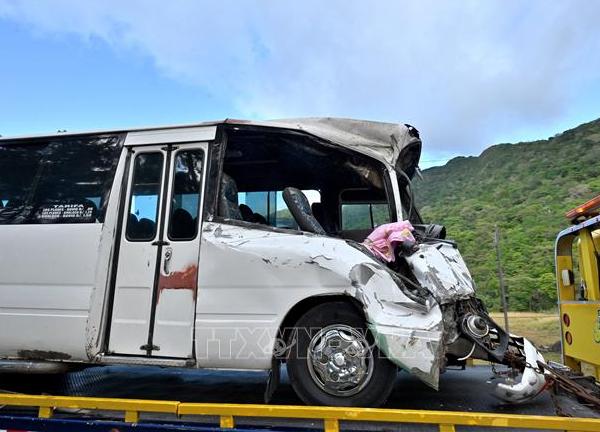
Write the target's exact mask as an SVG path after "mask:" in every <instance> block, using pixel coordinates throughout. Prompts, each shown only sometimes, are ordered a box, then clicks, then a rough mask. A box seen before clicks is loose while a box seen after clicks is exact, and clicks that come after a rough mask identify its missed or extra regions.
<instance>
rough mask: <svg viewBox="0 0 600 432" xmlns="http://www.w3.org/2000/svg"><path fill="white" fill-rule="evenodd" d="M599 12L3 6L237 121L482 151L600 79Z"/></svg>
mask: <svg viewBox="0 0 600 432" xmlns="http://www.w3.org/2000/svg"><path fill="white" fill-rule="evenodd" d="M598 16H600V2H588V1H580V2H578V1H569V2H566V1H565V2H562V1H561V2H558V1H557V2H546V1H536V2H533V1H522V2H521V1H515V0H509V1H497V2H489V1H486V2H484V1H463V2H455V1H446V2H440V1H419V2H400V1H389V2H384V1H377V2H365V1H349V0H346V1H335V2H332V1H329V2H322V1H303V2H294V1H262V2H259V1H221V2H218V3H213V2H198V1H191V0H190V1H173V0H172V1H169V2H163V1H131V0H130V1H122V0H121V1H115V0H104V1H98V2H90V1H85V2H82V1H76V0H57V1H52V2H33V1H11V0H0V17H4V18H5V19H11V20H14V21H17V22H22V23H25V24H27V25H29V26H31V28H32V29H33V31H35V32H40V33H42V34H43V35H44V36H48V35H61V34H72V35H76V36H78V37H81V38H84V39H88V38H100V39H102V40H104V41H106V42H107V43H109V44H110V45H111V46H112V47H113V48H114V49H115V50H117V51H119V52H122V53H125V55H127V53H128V52H131V51H130V50H133V51H135V52H141V53H143V54H144V55H147V56H149V57H151V58H152V59H153V61H154V63H155V64H156V67H157V68H158V69H159V70H160V71H161V72H162V73H164V74H165V75H166V76H168V77H170V78H172V79H175V80H179V81H182V82H185V83H188V84H192V85H196V86H200V87H202V88H203V89H204V90H205V91H208V92H210V93H211V94H213V95H214V97H216V98H227V99H229V100H231V101H232V103H233V104H234V106H235V107H236V109H237V113H232V116H235V115H239V116H246V117H257V118H272V117H290V116H293V117H296V116H305V115H333V116H351V117H358V118H370V119H378V120H386V121H402V122H410V123H412V124H414V125H415V126H417V128H419V129H420V130H421V131H422V132H423V135H424V137H425V139H426V140H427V143H428V147H429V149H430V150H432V149H434V150H439V151H445V152H447V151H451V152H475V151H477V150H479V149H481V148H482V147H484V146H486V145H488V144H490V140H491V139H493V138H494V137H495V136H497V134H498V133H499V131H501V130H502V129H503V128H519V127H522V125H524V124H540V125H544V124H548V123H549V122H552V121H553V120H554V119H558V118H560V117H561V116H562V115H563V114H564V113H565V111H566V110H567V109H568V108H569V106H571V105H572V104H576V103H577V100H578V98H579V97H581V95H582V94H584V93H585V91H586V89H587V87H588V86H591V85H593V84H594V83H597V82H598V80H599V78H600V55H599V54H598V53H599V52H600V27H599V26H598V25H597V18H598Z"/></svg>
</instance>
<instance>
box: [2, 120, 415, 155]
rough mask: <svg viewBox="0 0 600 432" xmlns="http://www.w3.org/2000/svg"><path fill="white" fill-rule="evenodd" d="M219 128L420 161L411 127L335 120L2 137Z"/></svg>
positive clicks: (212, 123) (227, 122)
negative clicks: (250, 129)
mask: <svg viewBox="0 0 600 432" xmlns="http://www.w3.org/2000/svg"><path fill="white" fill-rule="evenodd" d="M218 125H231V126H235V125H239V126H242V125H243V126H259V127H268V128H279V129H286V130H295V131H302V132H305V133H308V134H311V135H314V136H317V137H319V138H321V139H324V140H327V141H330V142H332V143H334V144H338V145H340V146H343V147H348V148H352V149H354V150H357V151H360V152H362V153H366V154H369V155H371V156H373V157H376V158H377V159H381V160H384V161H386V162H388V163H389V164H391V165H395V163H396V161H397V159H398V156H399V155H400V153H401V152H402V151H403V150H404V149H406V148H408V147H411V148H412V150H413V151H416V153H417V161H418V156H419V155H420V151H421V141H420V139H419V133H418V131H417V130H416V129H415V128H413V127H412V126H409V125H405V124H401V123H383V122H375V121H367V120H355V119H345V118H334V117H311V118H298V119H279V120H268V121H251V120H237V119H225V120H217V121H208V122H200V123H193V124H182V125H166V126H150V127H138V128H129V129H108V130H94V131H79V132H56V133H53V134H39V135H27V136H15V137H0V143H1V142H3V141H9V140H10V141H13V140H26V139H33V138H54V137H65V136H75V135H89V134H100V133H102V134H108V133H127V132H137V133H140V132H145V131H148V132H152V131H157V130H163V129H165V130H166V129H183V128H192V127H195V128H197V127H202V126H218Z"/></svg>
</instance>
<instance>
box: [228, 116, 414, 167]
mask: <svg viewBox="0 0 600 432" xmlns="http://www.w3.org/2000/svg"><path fill="white" fill-rule="evenodd" d="M225 123H229V124H246V125H248V124H251V125H257V126H267V127H284V128H286V129H292V130H299V131H304V132H307V133H310V134H311V135H315V136H317V137H319V138H322V139H324V140H327V141H330V142H332V143H334V144H338V145H341V146H343V147H348V148H352V149H355V150H357V151H360V152H362V153H365V154H368V155H371V156H374V157H376V158H378V159H383V160H384V161H386V162H387V163H389V164H391V165H395V163H396V160H397V159H398V155H399V154H400V153H401V152H402V150H403V149H405V148H406V147H408V146H409V145H411V144H414V143H419V144H420V140H419V138H418V133H417V132H416V130H415V129H414V128H413V129H412V132H411V129H410V127H409V126H407V125H404V124H401V123H383V122H375V121H367V120H355V119H345V118H334V117H308V118H297V119H279V120H270V121H264V122H260V121H258V122H253V121H243V120H225Z"/></svg>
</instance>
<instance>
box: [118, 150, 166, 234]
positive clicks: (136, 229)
mask: <svg viewBox="0 0 600 432" xmlns="http://www.w3.org/2000/svg"><path fill="white" fill-rule="evenodd" d="M162 170H163V155H162V153H160V152H156V153H140V154H138V155H137V157H136V158H135V163H134V168H133V180H132V184H131V193H130V195H131V196H130V198H129V216H128V220H127V230H126V235H127V240H129V241H149V240H153V239H154V237H155V236H156V226H157V222H158V204H159V202H160V189H161V180H162Z"/></svg>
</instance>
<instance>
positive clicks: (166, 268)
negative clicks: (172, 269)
mask: <svg viewBox="0 0 600 432" xmlns="http://www.w3.org/2000/svg"><path fill="white" fill-rule="evenodd" d="M172 256H173V249H171V248H166V249H165V259H164V262H163V270H164V273H165V275H168V274H169V261H171V257H172Z"/></svg>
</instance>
